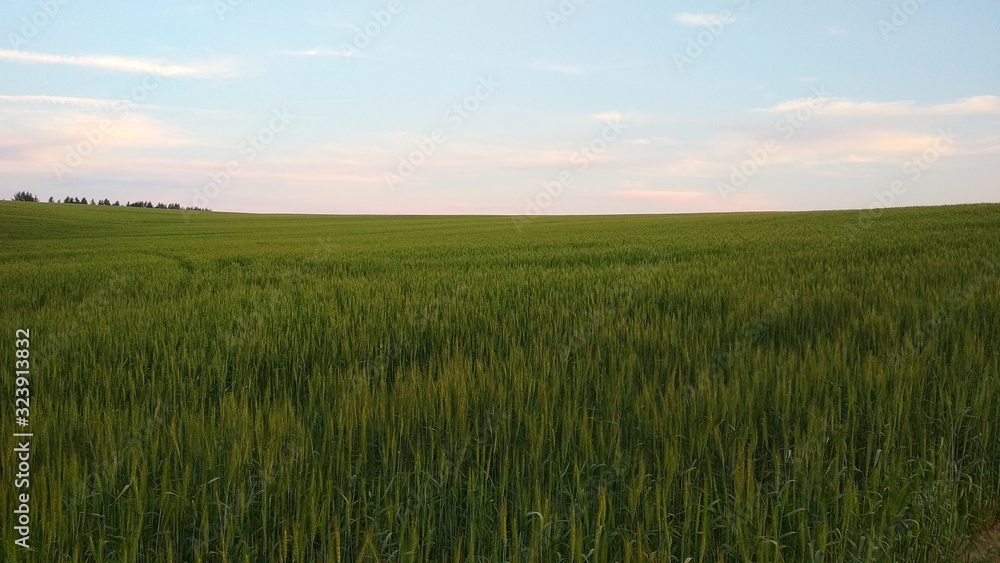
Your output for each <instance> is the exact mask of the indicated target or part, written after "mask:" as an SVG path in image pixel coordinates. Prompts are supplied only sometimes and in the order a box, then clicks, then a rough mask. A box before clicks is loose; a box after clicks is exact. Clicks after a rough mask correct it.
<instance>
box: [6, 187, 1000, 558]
mask: <svg viewBox="0 0 1000 563" xmlns="http://www.w3.org/2000/svg"><path fill="white" fill-rule="evenodd" d="M998 232H1000V206H997V205H981V206H958V207H944V208H913V209H898V210H888V211H884V212H880V213H878V214H877V215H873V214H870V213H861V212H823V213H787V214H732V215H685V216H631V217H550V218H533V219H528V220H526V221H519V220H512V219H511V218H506V217H321V216H264V215H238V214H223V213H188V212H184V211H165V210H151V209H134V208H118V207H98V206H82V205H66V204H59V205H54V204H39V203H12V202H0V249H2V250H0V303H2V305H0V308H2V310H3V315H2V316H0V323H2V325H3V328H2V334H4V335H6V340H5V344H3V346H2V349H3V351H4V352H3V356H4V357H6V358H9V360H8V363H9V364H10V366H9V367H10V368H13V367H14V361H15V344H14V342H15V331H16V330H17V329H29V330H30V333H31V344H30V353H31V376H30V377H31V382H30V393H31V400H32V403H31V415H30V425H29V426H28V427H27V431H30V432H32V433H33V434H34V437H33V438H32V444H33V446H32V447H33V450H32V461H31V487H30V493H31V516H32V520H31V521H32V524H31V544H32V546H33V547H34V548H35V550H36V551H34V552H33V553H32V555H31V556H32V557H35V558H36V559H34V560H37V561H62V560H67V561H71V560H94V561H132V560H142V561H202V560H203V561H230V560H231V561H285V560H287V561H312V560H316V561H333V560H338V559H337V558H338V557H342V558H343V560H345V561H354V560H358V559H362V560H364V559H373V560H385V559H388V560H397V559H398V560H403V561H408V560H434V561H440V560H445V559H449V560H461V561H470V560H491V561H502V560H509V561H520V560H527V561H530V560H537V561H554V560H559V559H560V558H562V559H569V560H584V559H587V560H590V561H606V560H620V561H627V560H643V561H645V560H653V561H661V560H662V561H670V560H677V561H686V560H687V559H688V558H691V559H690V560H691V561H750V560H753V561H789V562H791V561H831V562H832V561H837V562H848V561H950V560H955V559H956V558H957V554H960V553H964V552H966V550H967V549H968V546H967V545H965V542H966V538H968V537H970V536H972V535H974V534H976V533H978V532H980V531H981V530H984V529H989V528H991V527H992V526H993V524H994V523H995V522H996V521H997V519H998V517H1000V505H998V502H997V501H998V499H1000V447H998V443H1000V441H998V440H1000V340H998V334H1000V263H998V262H1000V258H998V257H1000V237H998V236H997V233H998ZM9 371H11V372H12V371H13V370H9ZM15 387H16V385H15V378H14V377H13V375H11V376H7V377H4V378H0V390H2V392H3V396H4V397H9V399H8V400H10V401H13V400H14V397H15ZM4 420H5V422H4V429H5V430H7V431H6V432H4V437H3V438H2V439H0V443H2V447H3V448H4V450H5V451H6V452H8V453H7V456H8V457H7V458H5V462H4V463H3V465H2V466H0V482H2V483H3V485H2V486H0V505H3V506H7V507H14V506H15V505H16V503H15V500H16V498H15V493H17V492H19V491H16V490H15V488H14V487H13V486H12V484H13V483H14V482H15V473H16V464H15V463H14V455H13V453H12V452H13V451H14V448H15V447H16V446H17V444H18V442H17V440H16V439H15V438H14V437H12V434H13V433H14V432H23V431H25V428H18V427H17V426H15V425H14V422H13V419H12V417H11V415H8V416H6V417H5V419H4ZM10 528H11V527H10V526H6V527H5V532H4V537H5V542H4V545H3V547H2V551H3V553H4V554H5V557H3V558H2V559H5V560H9V561H15V560H23V559H24V555H25V552H23V551H21V550H19V549H16V546H14V544H13V536H12V532H11V530H10Z"/></svg>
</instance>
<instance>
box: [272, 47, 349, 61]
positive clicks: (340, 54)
mask: <svg viewBox="0 0 1000 563" xmlns="http://www.w3.org/2000/svg"><path fill="white" fill-rule="evenodd" d="M285 54H286V55H291V56H293V57H326V58H334V59H356V58H358V57H360V56H361V53H360V52H359V51H358V50H357V49H325V48H322V47H316V48H314V49H306V50H302V51H285Z"/></svg>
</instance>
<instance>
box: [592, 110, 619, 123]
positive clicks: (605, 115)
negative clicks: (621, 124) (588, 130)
mask: <svg viewBox="0 0 1000 563" xmlns="http://www.w3.org/2000/svg"><path fill="white" fill-rule="evenodd" d="M590 117H592V118H594V119H596V120H598V121H621V120H623V119H625V115H624V114H622V112H620V111H605V112H601V113H598V114H594V115H592V116H590Z"/></svg>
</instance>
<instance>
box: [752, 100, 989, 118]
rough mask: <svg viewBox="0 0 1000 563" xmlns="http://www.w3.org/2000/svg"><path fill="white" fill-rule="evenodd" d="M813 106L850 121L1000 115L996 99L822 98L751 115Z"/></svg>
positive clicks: (827, 113) (789, 101) (796, 102)
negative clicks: (931, 101) (924, 101)
mask: <svg viewBox="0 0 1000 563" xmlns="http://www.w3.org/2000/svg"><path fill="white" fill-rule="evenodd" d="M817 105H822V107H823V109H822V112H823V114H824V115H841V116H854V117H918V116H955V115H1000V96H972V97H969V98H962V99H960V100H958V101H955V102H948V103H944V104H936V105H924V106H921V105H917V104H915V103H913V102H909V101H899V102H859V101H856V100H849V99H845V98H826V99H823V100H819V101H817V99H816V98H813V99H806V98H800V99H795V100H788V101H785V102H781V103H779V104H777V105H775V106H772V107H769V108H758V109H756V110H754V111H759V112H766V113H788V112H794V111H796V110H799V109H802V108H806V107H816V106H817Z"/></svg>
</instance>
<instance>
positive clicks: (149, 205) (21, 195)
mask: <svg viewBox="0 0 1000 563" xmlns="http://www.w3.org/2000/svg"><path fill="white" fill-rule="evenodd" d="M13 201H31V202H38V197H37V196H35V195H34V194H32V193H31V192H26V191H20V192H17V193H16V194H14V199H13ZM48 202H49V203H75V204H80V205H108V206H111V207H142V208H145V209H183V210H185V211H211V209H206V208H202V207H182V206H181V204H179V203H162V202H161V203H156V204H155V205H154V204H153V202H152V201H126V202H125V204H124V205H122V203H121V202H120V201H115V202H114V203H112V202H111V200H110V199H107V198H105V199H101V200H98V199H91V200H90V201H88V200H87V198H85V197H82V198H78V197H71V196H67V197H66V198H64V199H62V200H57V199H55V198H53V197H49V201H48Z"/></svg>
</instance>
